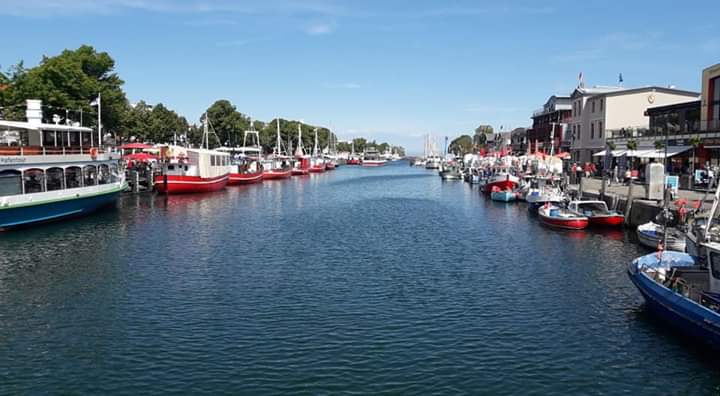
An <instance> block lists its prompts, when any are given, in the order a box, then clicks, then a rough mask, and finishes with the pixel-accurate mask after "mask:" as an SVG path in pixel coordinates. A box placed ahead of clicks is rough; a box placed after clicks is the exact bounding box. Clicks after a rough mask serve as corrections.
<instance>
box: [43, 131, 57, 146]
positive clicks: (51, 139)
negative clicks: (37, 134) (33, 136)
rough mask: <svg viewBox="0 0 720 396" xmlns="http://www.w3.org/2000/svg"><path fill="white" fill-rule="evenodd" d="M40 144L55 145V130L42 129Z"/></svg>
mask: <svg viewBox="0 0 720 396" xmlns="http://www.w3.org/2000/svg"><path fill="white" fill-rule="evenodd" d="M42 134H43V135H42V138H43V141H42V145H43V146H45V147H47V146H55V132H52V131H43V133H42Z"/></svg>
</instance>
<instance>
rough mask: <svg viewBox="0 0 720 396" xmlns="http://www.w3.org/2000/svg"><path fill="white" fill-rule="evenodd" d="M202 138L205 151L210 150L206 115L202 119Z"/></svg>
mask: <svg viewBox="0 0 720 396" xmlns="http://www.w3.org/2000/svg"><path fill="white" fill-rule="evenodd" d="M203 137H204V138H205V149H207V150H209V149H210V132H209V131H208V115H207V113H205V118H203Z"/></svg>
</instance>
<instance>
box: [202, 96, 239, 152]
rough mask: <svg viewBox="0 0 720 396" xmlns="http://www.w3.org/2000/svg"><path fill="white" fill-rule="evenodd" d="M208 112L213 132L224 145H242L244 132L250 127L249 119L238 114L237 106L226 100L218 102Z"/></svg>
mask: <svg viewBox="0 0 720 396" xmlns="http://www.w3.org/2000/svg"><path fill="white" fill-rule="evenodd" d="M206 111H207V115H208V119H209V120H210V125H211V126H212V130H213V131H214V132H215V134H216V135H217V137H218V139H219V140H220V143H221V144H222V145H225V146H237V145H240V144H242V136H243V132H244V131H245V130H247V129H248V128H249V127H250V119H249V118H248V117H246V116H245V115H243V114H242V113H240V112H238V111H237V109H236V108H235V106H234V105H233V104H232V103H230V101H228V100H225V99H221V100H218V101H216V102H215V103H213V104H212V106H210V107H209V108H208V109H207V110H206ZM200 122H202V120H200Z"/></svg>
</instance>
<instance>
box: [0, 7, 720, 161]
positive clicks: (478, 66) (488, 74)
mask: <svg viewBox="0 0 720 396" xmlns="http://www.w3.org/2000/svg"><path fill="white" fill-rule="evenodd" d="M0 15H2V17H3V18H2V20H3V22H2V26H3V30H4V31H5V34H6V40H2V41H1V42H0V53H1V54H2V55H0V65H2V67H3V68H5V67H7V66H9V65H11V64H14V63H16V62H17V61H18V60H20V59H22V60H25V62H26V64H27V65H34V64H37V62H38V61H39V60H40V59H41V56H42V55H43V54H47V55H54V54H57V53H59V52H60V51H61V50H62V49H64V48H76V47H78V46H80V45H81V44H90V45H93V46H95V47H96V48H97V49H99V50H102V51H107V52H109V53H110V54H111V55H112V56H113V57H114V59H115V60H116V62H117V72H118V73H119V74H120V76H121V77H122V78H123V79H124V80H125V82H126V84H125V90H126V92H127V93H128V96H129V98H130V99H131V100H132V101H137V100H140V99H143V100H146V101H148V102H150V103H157V102H162V103H165V104H167V105H168V106H169V107H171V108H173V109H175V110H176V111H178V112H179V113H181V114H183V115H185V116H186V117H188V119H189V120H197V119H198V118H199V116H200V114H201V113H202V112H203V110H204V109H205V108H207V106H209V105H210V104H211V103H212V102H213V101H215V100H216V99H221V98H224V99H229V100H231V101H232V102H233V103H234V104H235V105H236V106H237V107H238V109H239V110H240V111H242V112H243V113H245V114H249V115H251V116H253V117H255V118H258V119H261V120H269V119H272V118H274V117H275V116H281V117H284V118H289V119H303V120H305V121H306V122H309V123H314V124H319V125H329V126H330V127H331V128H333V129H334V130H336V131H337V132H338V134H339V135H340V137H341V138H349V137H352V136H359V135H362V136H366V137H369V138H375V139H378V140H383V141H389V142H391V143H394V144H401V145H403V146H405V147H406V148H408V151H410V152H418V151H420V150H422V136H423V135H424V134H427V133H430V134H433V135H435V136H438V137H440V136H446V135H447V136H450V137H451V138H452V137H453V136H457V135H459V134H461V133H470V132H472V130H473V129H474V128H475V127H476V126H477V125H479V124H481V123H488V124H491V125H493V126H494V127H495V128H496V129H499V128H500V126H501V125H502V126H503V127H504V129H508V128H514V127H518V126H528V125H529V124H530V123H531V120H530V118H529V117H530V115H531V113H532V111H533V110H534V109H536V108H539V107H541V106H542V104H543V103H544V102H545V100H546V99H547V97H548V96H550V95H552V94H567V93H569V92H570V91H571V90H572V89H573V88H574V87H575V85H576V84H577V76H578V73H579V72H580V71H582V72H583V74H584V76H585V83H586V85H595V84H599V85H612V84H616V83H617V78H618V74H619V73H622V74H623V77H624V80H625V86H643V85H669V84H673V85H675V86H677V87H678V88H683V89H688V90H697V91H699V90H700V73H701V70H702V68H703V67H705V66H708V65H710V64H714V63H718V62H720V38H719V37H720V23H719V22H718V21H719V20H718V15H720V2H719V1H717V0H714V1H710V0H708V1H706V0H699V1H691V2H682V3H681V2H677V1H662V0H660V1H623V2H620V1H578V0H574V1H544V2H540V1H512V2H511V1H506V2H500V1H492V2H491V1H422V0H420V1H412V0H408V1H392V0H386V1H332V0H307V1H290V0H265V1H249V0H248V1H230V0H187V1H186V0H175V1H173V0H0ZM8 32H16V34H12V35H10V36H8ZM9 37H12V38H9ZM438 141H439V139H438Z"/></svg>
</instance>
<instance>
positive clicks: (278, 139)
mask: <svg viewBox="0 0 720 396" xmlns="http://www.w3.org/2000/svg"><path fill="white" fill-rule="evenodd" d="M276 121H277V122H276V124H277V142H276V143H275V155H276V156H278V157H279V156H280V144H281V142H280V117H278V118H277V119H276Z"/></svg>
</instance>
